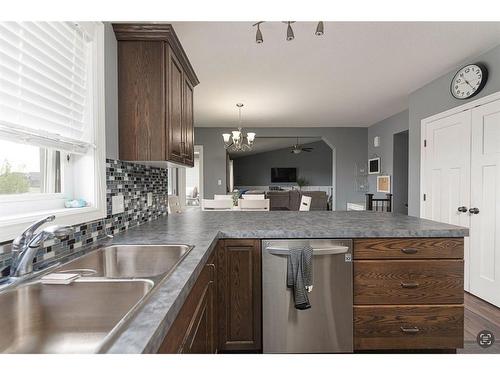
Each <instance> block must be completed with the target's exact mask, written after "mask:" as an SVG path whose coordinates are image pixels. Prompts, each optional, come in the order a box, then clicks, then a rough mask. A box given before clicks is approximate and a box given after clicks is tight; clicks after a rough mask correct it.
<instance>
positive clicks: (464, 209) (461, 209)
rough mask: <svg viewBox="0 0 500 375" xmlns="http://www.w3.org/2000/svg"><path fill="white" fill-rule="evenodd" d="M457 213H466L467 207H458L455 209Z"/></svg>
mask: <svg viewBox="0 0 500 375" xmlns="http://www.w3.org/2000/svg"><path fill="white" fill-rule="evenodd" d="M457 210H458V212H467V207H465V206H460V207H458V208H457Z"/></svg>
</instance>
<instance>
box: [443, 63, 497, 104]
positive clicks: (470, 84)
mask: <svg viewBox="0 0 500 375" xmlns="http://www.w3.org/2000/svg"><path fill="white" fill-rule="evenodd" d="M487 80H488V69H486V66H485V65H483V64H480V63H476V64H469V65H466V66H464V67H463V68H461V69H460V70H459V71H458V72H457V73H456V74H455V76H454V77H453V79H452V80H451V86H450V91H451V95H453V97H454V98H456V99H469V98H472V97H473V96H475V95H477V94H478V93H479V92H480V91H481V90H482V89H483V87H484V85H485V84H486V81H487Z"/></svg>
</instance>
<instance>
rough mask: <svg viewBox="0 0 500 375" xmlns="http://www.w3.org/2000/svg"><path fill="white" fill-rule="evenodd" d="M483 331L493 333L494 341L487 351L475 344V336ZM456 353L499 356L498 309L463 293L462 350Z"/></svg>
mask: <svg viewBox="0 0 500 375" xmlns="http://www.w3.org/2000/svg"><path fill="white" fill-rule="evenodd" d="M484 329H486V330H488V331H491V332H493V334H494V335H495V340H496V341H495V343H494V344H493V345H492V346H491V347H489V348H487V349H483V348H481V347H480V346H479V345H478V344H477V342H476V336H477V334H478V333H479V332H480V331H482V330H484ZM457 352H458V353H466V354H467V353H471V354H472V353H474V354H479V353H488V354H500V308H498V307H495V306H493V305H491V304H489V303H487V302H485V301H483V300H482V299H479V298H477V297H475V296H473V295H472V294H469V293H465V321H464V348H463V349H459V350H458V351H457Z"/></svg>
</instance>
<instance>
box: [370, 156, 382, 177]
mask: <svg viewBox="0 0 500 375" xmlns="http://www.w3.org/2000/svg"><path fill="white" fill-rule="evenodd" d="M379 173H380V158H372V159H368V174H379Z"/></svg>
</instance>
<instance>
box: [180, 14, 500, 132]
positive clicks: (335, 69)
mask: <svg viewBox="0 0 500 375" xmlns="http://www.w3.org/2000/svg"><path fill="white" fill-rule="evenodd" d="M252 23H253V22H174V23H173V25H174V29H175V31H176V33H177V34H178V36H179V39H180V40H181V43H182V45H183V46H184V49H185V50H186V53H187V54H188V56H189V59H190V60H191V63H192V64H193V66H194V68H195V70H196V72H197V74H198V77H199V79H200V81H201V83H200V85H199V86H198V87H197V88H196V90H195V91H196V92H195V126H227V127H229V126H231V127H232V126H235V124H236V122H237V109H236V106H235V104H236V103H237V102H243V103H244V104H245V107H244V109H243V121H244V125H245V127H247V128H248V127H281V126H294V127H302V126H306V127H307V126H325V127H329V126H370V125H372V124H373V123H375V122H377V121H380V120H382V119H384V118H386V117H388V116H390V115H392V114H394V113H397V112H399V111H401V110H404V109H405V108H407V106H408V102H407V101H408V94H409V93H411V92H413V91H414V90H416V89H418V88H419V87H421V86H423V85H425V84H426V83H428V82H430V81H431V80H433V79H435V78H437V77H439V76H440V75H442V74H445V73H447V72H448V71H449V70H451V69H454V68H455V67H456V66H457V65H458V64H460V63H461V62H462V61H463V60H464V59H466V58H468V57H471V56H477V55H479V54H480V53H482V52H484V51H486V50H488V49H490V48H493V47H494V46H495V45H498V44H499V43H500V23H499V22H496V23H477V22H467V23H457V22H395V23H390V22H386V23H383V22H326V23H325V34H324V35H323V36H321V37H318V36H315V35H314V30H315V27H316V22H297V23H294V24H293V25H292V26H293V29H294V32H295V40H293V41H290V42H287V41H286V40H285V33H286V25H285V24H283V23H280V22H266V23H264V24H262V26H261V31H262V34H263V38H264V43H262V44H256V43H255V28H253V27H252ZM443 94H444V95H447V94H448V93H443Z"/></svg>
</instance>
